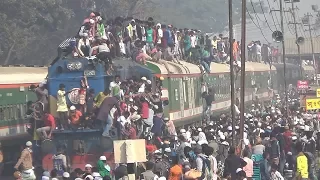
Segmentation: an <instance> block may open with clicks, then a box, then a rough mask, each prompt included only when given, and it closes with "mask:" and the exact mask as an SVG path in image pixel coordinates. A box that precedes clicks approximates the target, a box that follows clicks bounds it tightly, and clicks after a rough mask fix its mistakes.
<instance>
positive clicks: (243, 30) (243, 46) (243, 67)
mask: <svg viewBox="0 0 320 180" xmlns="http://www.w3.org/2000/svg"><path fill="white" fill-rule="evenodd" d="M246 8H247V0H242V16H241V83H240V84H241V88H240V139H243V131H244V120H245V118H244V111H245V109H244V108H245V106H244V97H245V87H246V86H245V84H246V47H247V45H246V23H247V21H246V20H247V16H246V15H247V14H246V13H247V11H246Z"/></svg>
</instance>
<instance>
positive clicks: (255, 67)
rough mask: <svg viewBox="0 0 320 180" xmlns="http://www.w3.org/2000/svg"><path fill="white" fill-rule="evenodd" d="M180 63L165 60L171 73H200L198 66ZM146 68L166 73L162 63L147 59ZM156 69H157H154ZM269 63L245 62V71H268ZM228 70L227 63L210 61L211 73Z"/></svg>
mask: <svg viewBox="0 0 320 180" xmlns="http://www.w3.org/2000/svg"><path fill="white" fill-rule="evenodd" d="M180 63H181V65H180V64H177V63H173V62H170V61H167V64H168V67H169V69H170V70H171V71H172V73H173V74H199V73H201V71H200V69H199V66H197V65H195V64H191V63H188V62H186V61H180ZM148 64H149V65H148V68H151V69H153V70H154V71H155V73H159V74H168V73H169V72H168V71H167V69H166V67H165V66H164V65H163V64H159V63H155V62H151V61H148ZM155 69H157V70H155ZM269 70H270V66H269V64H264V63H257V62H246V71H269ZM271 70H276V68H275V67H274V66H271ZM226 72H230V66H229V64H221V63H214V62H212V63H211V73H226Z"/></svg>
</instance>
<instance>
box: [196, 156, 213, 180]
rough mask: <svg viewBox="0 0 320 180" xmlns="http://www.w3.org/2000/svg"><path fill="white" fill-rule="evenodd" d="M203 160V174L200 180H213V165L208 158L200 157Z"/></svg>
mask: <svg viewBox="0 0 320 180" xmlns="http://www.w3.org/2000/svg"><path fill="white" fill-rule="evenodd" d="M200 158H201V159H202V174H201V177H200V178H199V179H208V180H211V179H212V174H211V171H210V169H211V167H210V166H211V163H210V160H209V159H208V158H204V157H200Z"/></svg>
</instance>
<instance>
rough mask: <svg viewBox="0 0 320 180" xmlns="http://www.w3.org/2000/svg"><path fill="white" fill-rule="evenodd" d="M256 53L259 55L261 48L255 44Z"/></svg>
mask: <svg viewBox="0 0 320 180" xmlns="http://www.w3.org/2000/svg"><path fill="white" fill-rule="evenodd" d="M256 53H257V54H261V46H260V45H259V44H256Z"/></svg>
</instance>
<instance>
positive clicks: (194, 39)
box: [190, 36, 197, 48]
mask: <svg viewBox="0 0 320 180" xmlns="http://www.w3.org/2000/svg"><path fill="white" fill-rule="evenodd" d="M190 40H191V47H193V48H194V47H196V45H197V37H196V36H190Z"/></svg>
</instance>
